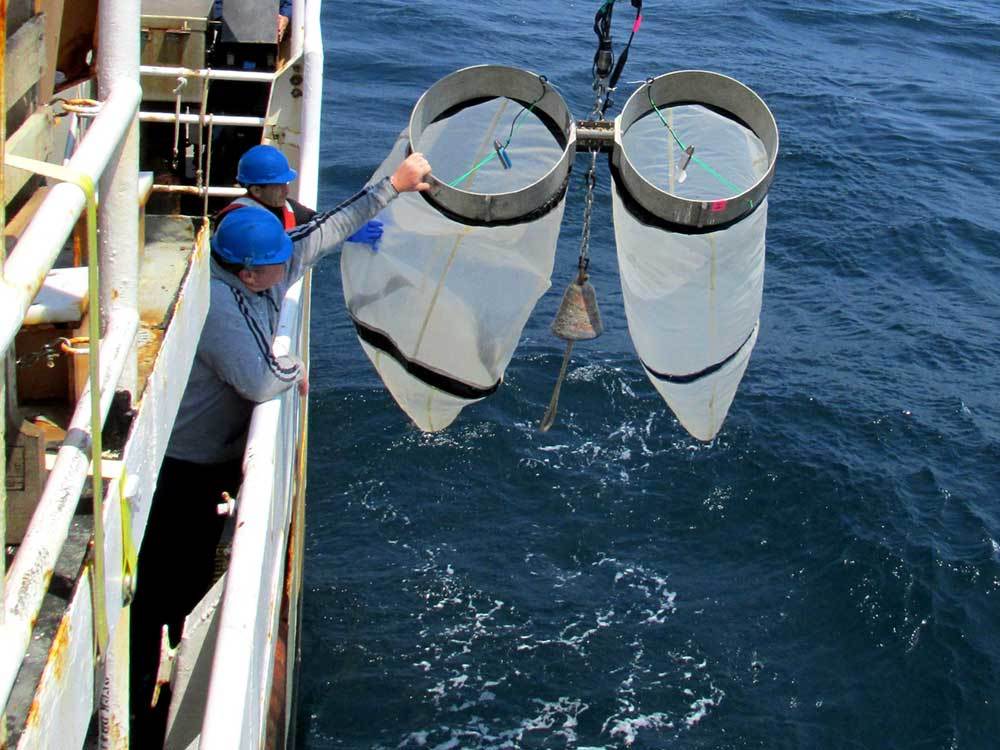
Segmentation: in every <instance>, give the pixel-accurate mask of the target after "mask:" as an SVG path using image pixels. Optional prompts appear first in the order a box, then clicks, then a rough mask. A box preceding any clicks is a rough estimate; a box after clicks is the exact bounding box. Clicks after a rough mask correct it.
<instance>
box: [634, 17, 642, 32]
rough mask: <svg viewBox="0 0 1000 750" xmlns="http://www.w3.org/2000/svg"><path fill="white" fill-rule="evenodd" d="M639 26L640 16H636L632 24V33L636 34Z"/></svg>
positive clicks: (640, 23)
mask: <svg viewBox="0 0 1000 750" xmlns="http://www.w3.org/2000/svg"><path fill="white" fill-rule="evenodd" d="M640 26H642V16H636V17H635V23H634V24H632V33H633V34H634V33H635V32H637V31H638V30H639V27H640Z"/></svg>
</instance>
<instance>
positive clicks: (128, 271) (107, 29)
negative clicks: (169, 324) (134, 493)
mask: <svg viewBox="0 0 1000 750" xmlns="http://www.w3.org/2000/svg"><path fill="white" fill-rule="evenodd" d="M139 12H140V11H139V3H100V6H99V17H98V26H99V28H100V29H101V44H100V46H99V47H98V57H97V71H98V74H97V86H98V96H99V98H100V99H108V98H110V97H111V95H112V94H113V93H114V92H115V90H116V89H117V88H118V86H119V85H120V84H125V87H126V88H128V87H130V86H138V85H139ZM138 167H139V125H138V123H137V122H136V120H135V118H134V117H133V119H132V123H131V125H130V126H129V127H128V129H127V131H126V135H125V138H124V140H123V141H122V143H121V146H120V147H119V148H118V150H117V153H116V154H115V155H114V156H112V159H111V163H110V164H109V165H108V168H107V169H106V170H105V171H104V174H103V175H102V177H101V181H100V191H101V204H100V213H99V217H98V224H99V227H100V242H101V250H100V259H101V325H102V328H104V329H106V328H107V325H108V320H109V319H110V317H111V316H112V315H113V314H114V313H115V311H117V310H120V309H123V308H124V309H126V310H129V311H136V310H138V306H139V252H141V248H142V238H140V237H139V213H138V209H137V206H138V205H139V186H138V175H139V168H138ZM136 248H139V250H138V251H137V249H136ZM137 379H138V371H137V360H136V352H135V351H134V350H133V351H132V352H131V353H130V354H129V357H128V361H127V362H126V365H125V370H124V372H123V373H122V376H121V380H120V381H119V388H121V389H123V390H127V391H128V392H129V393H130V394H131V395H132V398H133V399H135V397H136V396H137V393H136V391H137Z"/></svg>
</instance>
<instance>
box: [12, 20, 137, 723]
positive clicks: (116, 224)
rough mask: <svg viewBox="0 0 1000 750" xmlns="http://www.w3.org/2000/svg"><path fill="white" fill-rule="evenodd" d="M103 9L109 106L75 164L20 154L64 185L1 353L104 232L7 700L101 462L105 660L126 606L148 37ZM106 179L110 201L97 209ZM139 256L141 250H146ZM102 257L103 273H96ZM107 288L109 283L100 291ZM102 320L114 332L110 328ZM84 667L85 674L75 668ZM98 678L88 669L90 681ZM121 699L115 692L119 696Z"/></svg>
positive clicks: (99, 548) (45, 209)
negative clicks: (106, 501) (105, 484)
mask: <svg viewBox="0 0 1000 750" xmlns="http://www.w3.org/2000/svg"><path fill="white" fill-rule="evenodd" d="M98 13H99V23H100V28H101V41H102V43H101V45H100V48H99V51H98V68H99V71H100V73H99V77H98V90H99V92H100V96H101V97H102V98H103V106H101V109H100V113H99V114H98V115H97V116H96V118H95V119H94V121H93V123H92V125H91V127H90V128H89V129H88V131H87V133H86V135H85V137H84V138H83V139H82V140H81V142H80V143H79V146H78V148H77V150H76V152H75V154H73V156H72V157H71V158H70V160H69V162H68V163H67V164H66V165H65V166H64V167H58V166H57V165H51V164H46V163H41V162H35V163H32V162H31V161H30V160H25V159H20V160H18V161H17V165H16V166H17V168H20V169H27V170H29V171H34V172H38V173H44V174H47V175H48V176H50V177H55V178H56V179H59V180H62V181H61V182H59V184H57V185H56V186H55V187H53V188H52V189H51V191H50V192H49V193H48V195H47V196H46V197H45V199H44V201H43V202H42V203H41V205H40V206H39V208H38V210H37V212H36V213H35V215H34V217H33V218H32V220H31V222H30V223H29V224H28V226H27V228H26V229H25V231H24V233H23V234H22V236H21V238H20V240H19V241H18V242H17V244H16V245H15V246H14V248H13V250H12V251H11V252H10V254H9V256H8V257H7V259H6V262H5V263H4V266H3V278H2V287H3V293H2V295H0V352H2V353H3V355H4V356H5V357H6V356H7V353H8V352H10V351H11V349H12V346H13V342H14V338H15V336H16V335H17V333H18V331H19V330H20V328H21V325H22V323H23V321H24V318H25V315H26V313H27V311H28V308H29V307H30V305H31V303H32V300H33V299H34V297H35V295H36V294H37V292H38V291H39V289H40V288H41V286H42V285H43V283H44V281H45V278H46V275H47V274H48V272H49V271H50V270H51V269H52V267H53V265H54V263H55V261H56V258H57V256H58V254H59V252H60V250H61V249H62V247H63V246H64V244H65V243H66V241H67V239H68V238H69V237H70V234H71V233H72V231H73V228H74V225H75V224H76V222H77V220H78V219H79V218H80V216H81V214H82V213H83V212H84V210H87V212H88V225H89V226H88V236H89V238H90V241H91V242H93V241H94V240H95V238H96V236H97V229H98V227H99V228H100V247H99V249H98V247H95V246H92V247H90V248H89V263H90V264H91V270H90V280H91V283H90V295H91V300H92V302H91V309H90V310H89V316H90V319H91V320H92V321H94V326H93V327H92V329H91V336H90V344H89V350H90V360H91V368H90V379H89V381H88V385H87V387H86V390H85V392H84V394H83V397H81V399H80V400H79V402H78V404H77V407H76V410H75V412H74V414H73V417H72V419H71V422H70V425H69V430H68V431H67V435H66V439H65V441H64V442H63V445H62V447H61V448H60V449H59V452H58V455H57V457H56V460H55V465H54V467H53V469H52V471H51V472H50V474H49V477H48V481H47V482H46V484H45V487H44V490H43V492H42V495H41V498H40V500H39V503H38V506H37V508H36V510H35V512H34V514H33V516H32V519H31V522H30V524H29V526H28V529H27V531H26V533H25V536H24V539H23V541H22V543H21V544H20V546H19V548H18V550H17V553H16V555H15V557H14V560H13V562H12V564H11V567H10V570H9V571H8V572H7V575H6V577H5V585H4V588H3V591H2V595H3V605H2V614H0V616H2V620H3V621H2V624H0V642H2V643H3V648H2V649H0V706H6V704H7V702H8V700H9V698H10V694H11V690H12V688H13V686H14V683H15V680H16V678H17V675H18V671H19V670H20V668H21V664H22V661H23V660H24V657H25V655H26V653H27V650H28V647H29V644H30V642H31V638H32V631H33V629H34V624H35V621H36V618H37V617H38V614H39V612H40V610H41V607H42V601H43V598H44V596H45V594H46V591H47V589H48V584H49V580H50V578H51V576H52V574H53V570H54V567H55V565H56V561H57V559H58V557H59V554H60V552H61V550H62V548H63V546H64V544H65V542H66V539H67V537H68V534H69V528H70V524H71V522H72V519H73V515H74V512H75V511H76V506H77V502H78V499H79V497H80V495H81V492H82V490H83V487H84V484H85V481H86V479H87V475H88V470H89V469H90V466H91V462H92V460H93V464H94V472H93V487H94V498H95V513H94V525H95V539H96V543H95V546H94V552H93V556H92V558H91V561H90V565H89V567H88V572H86V573H85V574H84V576H83V579H82V580H85V581H89V585H90V587H91V590H92V592H93V605H92V614H91V617H90V618H87V619H88V620H89V622H88V623H87V627H88V628H89V629H90V630H91V631H92V634H91V635H92V639H91V640H90V641H89V642H88V643H87V644H86V646H87V649H88V650H89V651H90V653H93V649H94V647H95V644H96V649H97V653H98V654H99V657H100V659H101V660H102V661H103V660H104V659H105V658H106V657H107V655H108V653H107V650H108V646H109V642H110V640H111V638H113V634H114V629H115V627H116V625H117V620H118V617H117V615H118V613H119V612H120V610H121V593H122V592H121V589H120V583H121V577H122V576H121V571H120V569H121V565H120V559H121V558H120V557H119V558H118V559H119V564H118V565H113V566H112V567H116V568H117V569H118V573H117V576H114V577H116V578H117V581H118V584H119V586H118V587H115V586H109V585H107V581H106V580H105V578H106V576H105V573H104V571H103V570H102V569H103V568H104V562H105V558H106V555H107V552H108V549H106V547H105V544H106V543H107V544H109V547H110V548H112V549H118V550H119V551H120V548H121V540H120V538H119V539H118V540H114V539H111V540H108V539H107V537H106V536H105V535H104V534H103V531H104V530H105V524H106V522H107V520H108V519H107V518H106V516H105V514H104V513H103V512H102V511H103V510H104V508H103V506H102V503H101V500H102V499H103V493H102V482H101V472H100V440H99V436H100V432H101V429H102V426H103V422H104V419H105V418H106V416H107V413H108V411H109V408H110V404H111V397H112V396H113V394H114V391H115V386H116V384H117V385H118V386H119V387H122V388H124V389H125V390H128V391H130V392H131V393H133V394H134V393H135V390H136V377H137V374H136V373H137V366H136V354H135V347H134V340H135V334H136V330H137V326H138V305H137V291H138V257H128V256H129V255H130V253H128V252H122V251H121V248H130V249H133V248H135V247H136V244H137V237H138V206H139V203H138V187H137V183H138V169H137V156H138V150H137V144H138V140H137V125H136V116H137V113H138V109H139V103H140V100H141V90H140V87H139V76H138V62H139V61H138V50H137V49H135V48H136V45H135V39H136V38H137V36H138V33H139V12H138V4H137V3H136V4H131V3H125V4H116V5H115V6H114V7H112V5H111V4H110V3H101V5H100V8H99V11H98ZM8 157H10V155H7V154H5V162H9V161H11V160H12V159H14V157H10V158H8ZM11 166H14V165H13V164H12V165H11ZM98 186H99V188H100V194H101V202H100V207H99V209H98V208H97V207H96V205H95V202H96V196H95V193H96V189H97V187H98ZM132 255H136V256H137V253H132ZM112 260H113V261H114V262H113V263H112ZM98 265H99V266H100V270H101V273H100V274H98V273H97V268H98ZM98 277H99V278H98ZM98 286H99V289H98V288H95V287H98ZM95 303H96V304H95ZM98 323H99V324H100V328H103V331H104V334H103V336H101V335H100V330H99V328H98V327H97V326H98ZM83 585H87V584H83ZM112 589H115V590H114V591H113V590H112ZM77 642H79V639H77ZM76 666H77V665H74V667H76ZM73 671H74V673H75V671H76V670H75V668H74V670H73ZM85 672H86V673H89V683H90V685H91V686H93V683H94V680H95V679H96V677H95V669H94V665H93V663H92V662H91V663H90V664H88V666H87V668H86V670H85ZM87 679H88V678H86V677H84V681H85V682H86V681H87ZM83 694H84V693H80V694H75V696H74V700H75V701H76V702H78V703H79V702H80V701H79V695H83ZM91 695H93V692H91ZM111 702H116V700H115V699H114V698H109V703H111ZM117 702H119V703H120V701H117ZM123 716H124V717H126V718H127V714H123V715H119V716H118V717H117V719H118V720H121V718H122V717H123ZM105 718H106V717H105ZM73 729H76V728H73ZM67 730H69V731H68V732H67V735H68V736H74V735H77V734H79V736H80V738H81V739H82V736H83V733H85V731H86V725H84V726H83V729H82V732H80V733H78V732H76V731H73V730H71V729H70V728H69V727H67ZM67 735H64V736H67ZM71 741H72V740H71Z"/></svg>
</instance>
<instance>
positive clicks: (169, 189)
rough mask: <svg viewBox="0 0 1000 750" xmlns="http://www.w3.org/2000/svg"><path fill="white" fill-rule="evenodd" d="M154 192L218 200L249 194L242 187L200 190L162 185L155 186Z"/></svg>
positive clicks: (190, 186) (183, 186) (186, 186)
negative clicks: (201, 196) (208, 196)
mask: <svg viewBox="0 0 1000 750" xmlns="http://www.w3.org/2000/svg"><path fill="white" fill-rule="evenodd" d="M152 190H153V191H154V192H157V193H186V194H189V195H205V194H206V193H207V194H208V195H211V196H214V197H217V198H239V197H240V196H243V195H246V193H247V191H246V190H245V189H244V188H241V187H208V188H199V187H197V186H196V185H161V184H159V183H157V184H155V185H153V186H152Z"/></svg>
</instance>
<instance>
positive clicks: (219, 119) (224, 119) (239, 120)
mask: <svg viewBox="0 0 1000 750" xmlns="http://www.w3.org/2000/svg"><path fill="white" fill-rule="evenodd" d="M139 121H140V122H180V123H181V124H182V125H198V124H200V123H201V121H202V120H201V115H189V114H181V115H177V114H175V113H173V112H140V113H139ZM212 122H213V123H215V125H216V126H220V125H240V126H246V127H256V128H262V127H264V126H265V125H267V120H265V119H264V118H263V117H241V116H238V115H212Z"/></svg>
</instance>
